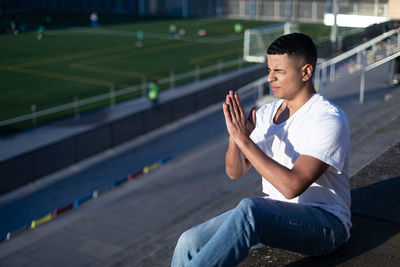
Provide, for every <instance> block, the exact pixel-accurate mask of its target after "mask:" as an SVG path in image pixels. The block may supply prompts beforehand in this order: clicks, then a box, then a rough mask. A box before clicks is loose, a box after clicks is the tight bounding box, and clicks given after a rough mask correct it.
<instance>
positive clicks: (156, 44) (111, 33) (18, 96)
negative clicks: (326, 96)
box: [0, 14, 330, 134]
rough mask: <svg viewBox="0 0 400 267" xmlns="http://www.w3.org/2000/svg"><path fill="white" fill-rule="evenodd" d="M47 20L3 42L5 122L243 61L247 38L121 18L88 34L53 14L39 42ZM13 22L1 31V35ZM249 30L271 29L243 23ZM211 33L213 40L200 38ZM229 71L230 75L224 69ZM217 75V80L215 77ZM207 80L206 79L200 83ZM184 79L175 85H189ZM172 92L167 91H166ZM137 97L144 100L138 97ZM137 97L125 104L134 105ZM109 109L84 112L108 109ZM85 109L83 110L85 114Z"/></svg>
mask: <svg viewBox="0 0 400 267" xmlns="http://www.w3.org/2000/svg"><path fill="white" fill-rule="evenodd" d="M43 15H45V14H21V15H20V17H19V18H20V23H21V24H22V23H26V24H25V25H26V26H25V28H26V29H27V30H26V31H24V32H22V33H21V34H19V35H12V34H1V35H0V81H1V86H0V93H1V97H0V110H1V112H0V121H2V120H6V119H10V118H13V117H16V116H20V115H24V114H27V113H30V112H31V105H32V104H36V106H37V110H43V109H46V108H50V107H54V106H57V105H61V104H65V103H70V102H72V100H73V99H74V97H77V98H79V99H85V98H88V97H92V96H95V95H100V94H104V93H107V92H109V90H110V87H114V88H115V90H120V89H123V88H127V87H130V86H134V85H139V84H141V83H142V81H143V79H146V80H147V81H149V80H151V79H162V78H165V77H168V76H169V75H170V71H171V70H173V71H174V73H175V75H178V74H180V73H185V72H188V71H191V70H194V69H195V67H196V65H198V66H199V67H201V68H203V67H206V66H210V65H215V64H217V63H218V62H221V60H222V61H224V62H226V61H229V60H234V59H238V58H239V57H240V56H242V54H243V34H236V33H234V31H233V25H234V23H235V22H237V20H227V19H224V20H222V19H215V18H209V19H188V20H183V19H159V18H145V19H140V18H136V17H130V16H126V15H125V16H122V15H118V16H117V15H113V16H112V15H108V16H104V17H103V18H102V16H101V14H100V16H99V22H100V27H99V28H96V29H94V28H90V27H89V19H88V14H74V15H71V14H51V16H52V18H53V19H52V22H51V24H50V26H49V27H48V29H47V31H46V34H45V37H44V39H42V40H40V41H39V40H37V38H36V29H37V26H38V25H39V23H40V18H41V17H42V16H43ZM7 19H8V18H5V17H4V18H3V20H2V21H0V25H2V27H3V28H4V25H6V24H7ZM239 22H240V23H242V24H243V25H244V28H254V27H258V26H265V25H268V24H271V23H272V22H265V21H239ZM171 23H175V24H176V25H177V27H178V29H179V28H183V29H185V31H186V34H185V35H184V36H183V38H180V39H172V38H171V37H170V35H169V30H168V27H169V25H170V24H171ZM199 29H206V30H207V31H208V33H209V34H208V36H206V37H200V36H198V35H197V32H198V30H199ZM138 30H142V31H143V32H144V45H143V46H142V47H137V46H136V45H135V44H136V31H138ZM300 31H301V32H304V33H306V34H309V35H311V36H312V37H314V38H319V37H323V36H328V35H329V32H330V28H329V27H326V26H323V25H319V24H300ZM225 70H228V69H224V71H225ZM214 74H215V73H214ZM202 78H203V77H202ZM191 81H193V79H187V80H183V81H180V82H177V83H176V84H180V83H187V82H191ZM167 87H168V86H167V85H166V86H164V87H162V89H166V88H167ZM139 94H140V93H139ZM137 95H138V94H136V95H135V94H132V95H129V96H126V97H124V98H118V99H117V101H122V100H126V98H127V97H130V98H132V97H137ZM108 104H109V103H108V102H107V101H104V102H102V103H98V104H96V105H90V106H88V107H86V108H85V109H86V110H88V109H94V108H99V107H101V106H104V105H108ZM85 109H83V110H85ZM72 113H73V111H72V110H71V111H70V112H62V113H60V114H53V115H51V116H48V117H44V118H39V119H38V123H39V124H41V123H44V122H48V121H50V120H54V119H58V118H61V117H65V116H70V115H72ZM31 125H32V122H31V121H29V120H28V121H26V122H25V123H18V124H15V125H10V126H6V127H2V129H0V133H1V134H4V133H8V132H12V131H15V130H19V129H21V128H26V127H30V126H31Z"/></svg>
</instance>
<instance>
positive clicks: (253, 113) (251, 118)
mask: <svg viewBox="0 0 400 267" xmlns="http://www.w3.org/2000/svg"><path fill="white" fill-rule="evenodd" d="M256 113H257V108H256V107H253V108H252V109H251V111H250V115H249V121H250V122H251V123H252V124H254V125H255V124H256Z"/></svg>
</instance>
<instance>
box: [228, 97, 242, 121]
mask: <svg viewBox="0 0 400 267" xmlns="http://www.w3.org/2000/svg"><path fill="white" fill-rule="evenodd" d="M227 99H228V101H229V102H228V104H229V105H230V110H231V112H232V114H231V115H232V116H234V117H235V118H236V119H241V118H242V117H243V108H241V105H239V104H238V100H239V96H238V93H237V92H235V93H234V92H233V91H229V95H228V96H227ZM239 102H240V100H239Z"/></svg>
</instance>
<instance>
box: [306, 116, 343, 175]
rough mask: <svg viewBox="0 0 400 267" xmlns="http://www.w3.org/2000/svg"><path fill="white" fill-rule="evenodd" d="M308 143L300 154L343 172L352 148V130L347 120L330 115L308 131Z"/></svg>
mask: <svg viewBox="0 0 400 267" xmlns="http://www.w3.org/2000/svg"><path fill="white" fill-rule="evenodd" d="M307 135H308V137H307V142H306V143H305V145H304V147H303V149H302V151H300V154H302V155H308V156H312V157H315V158H317V159H319V160H321V161H323V162H325V163H327V164H329V165H331V166H333V167H335V168H336V169H337V171H338V172H339V173H341V172H342V171H343V167H344V162H345V160H346V157H347V154H348V150H349V146H350V129H349V126H348V123H347V119H345V118H342V117H340V115H337V114H335V115H333V114H331V115H329V116H325V117H324V118H321V119H320V120H319V122H318V123H317V124H316V125H315V126H314V127H310V128H309V129H308V133H307Z"/></svg>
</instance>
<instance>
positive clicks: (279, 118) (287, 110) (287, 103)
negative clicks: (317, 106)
mask: <svg viewBox="0 0 400 267" xmlns="http://www.w3.org/2000/svg"><path fill="white" fill-rule="evenodd" d="M315 93H316V92H315V89H314V87H313V86H310V87H309V88H307V89H304V90H302V91H301V93H300V94H297V95H296V97H295V98H293V99H285V100H284V101H283V103H282V105H281V106H280V107H279V109H278V112H277V113H276V114H275V117H274V122H275V123H277V124H280V123H282V122H284V121H286V120H288V119H289V118H290V117H291V116H293V114H294V113H295V112H296V111H297V110H299V109H300V108H301V107H302V106H303V105H304V104H305V103H307V101H308V100H309V99H310V98H311V97H312V96H313V95H315Z"/></svg>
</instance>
